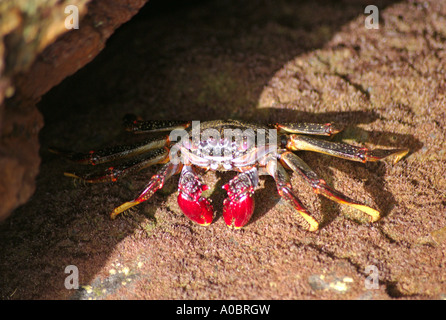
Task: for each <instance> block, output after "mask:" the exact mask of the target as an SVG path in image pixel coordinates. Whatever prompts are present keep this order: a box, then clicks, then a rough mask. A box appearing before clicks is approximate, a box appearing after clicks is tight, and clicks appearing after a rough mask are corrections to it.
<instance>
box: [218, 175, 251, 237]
mask: <svg viewBox="0 0 446 320" xmlns="http://www.w3.org/2000/svg"><path fill="white" fill-rule="evenodd" d="M238 178H239V176H238V177H236V178H235V179H233V180H231V181H230V182H229V183H228V184H225V185H224V186H223V189H225V190H226V191H227V192H228V196H229V197H228V198H226V199H225V200H224V202H223V219H224V220H225V223H226V225H227V226H228V227H230V228H235V229H239V228H241V227H243V226H244V225H245V224H247V223H248V221H249V219H251V216H252V214H253V212H254V197H253V194H254V188H253V186H252V185H251V184H250V183H248V184H246V181H245V180H243V179H238Z"/></svg>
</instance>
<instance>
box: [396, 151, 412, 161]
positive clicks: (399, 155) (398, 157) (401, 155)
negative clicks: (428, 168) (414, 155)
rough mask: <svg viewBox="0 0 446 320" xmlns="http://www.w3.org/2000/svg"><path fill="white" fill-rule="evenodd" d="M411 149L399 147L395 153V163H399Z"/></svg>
mask: <svg viewBox="0 0 446 320" xmlns="http://www.w3.org/2000/svg"><path fill="white" fill-rule="evenodd" d="M409 151H410V150H409V149H399V150H396V152H395V153H394V155H395V159H394V160H393V164H396V163H398V162H399V161H400V160H401V159H403V158H404V157H405V156H406V155H407V154H408V153H409Z"/></svg>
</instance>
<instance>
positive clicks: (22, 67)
mask: <svg viewBox="0 0 446 320" xmlns="http://www.w3.org/2000/svg"><path fill="white" fill-rule="evenodd" d="M145 2H146V1H145V0H140V1H125V0H121V1H113V2H109V1H100V0H97V1H91V2H89V1H87V0H77V1H70V3H66V2H64V1H55V0H54V1H40V2H37V3H36V5H35V6H34V7H33V6H29V5H27V1H5V2H2V3H1V4H0V134H1V136H0V138H1V140H0V164H1V165H0V176H1V177H2V179H1V180H0V203H1V206H0V221H2V220H4V219H5V218H6V217H7V216H8V215H9V214H10V212H11V211H12V210H13V209H14V208H16V207H17V206H19V205H20V204H23V203H24V202H26V201H27V199H29V197H30V196H31V195H32V193H33V192H34V179H35V177H36V175H37V173H38V168H39V164H40V158H39V154H38V151H39V143H38V133H39V131H40V129H41V128H42V127H43V118H42V116H41V114H40V113H39V111H38V110H37V109H36V107H35V105H36V103H37V102H38V101H39V99H40V97H41V96H42V95H43V94H44V93H46V92H47V91H48V90H49V89H51V88H52V87H53V86H55V85H56V84H58V83H60V82H61V81H62V80H63V79H64V78H66V77H67V76H69V75H71V74H73V73H75V72H76V71H77V70H79V69H80V68H82V67H83V66H84V65H86V64H87V63H89V62H90V61H91V60H92V59H93V58H94V57H95V56H96V55H97V54H98V53H99V52H100V51H101V50H102V49H103V48H104V46H105V42H106V40H107V38H108V37H109V36H110V35H111V34H112V33H113V31H114V30H116V29H117V28H118V27H119V26H120V25H121V24H122V23H124V22H126V21H127V20H129V19H130V18H131V17H132V16H133V15H135V14H136V13H137V12H138V10H139V9H140V8H141V6H142V5H143V4H144V3H145ZM68 4H70V5H76V6H77V7H78V9H79V18H80V22H79V29H73V30H71V31H68V29H66V27H65V19H66V18H67V16H68V14H66V13H65V7H66V6H67V5H68ZM6 98H10V99H8V100H6V101H5V99H6Z"/></svg>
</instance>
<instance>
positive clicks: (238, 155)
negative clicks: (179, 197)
mask: <svg viewBox="0 0 446 320" xmlns="http://www.w3.org/2000/svg"><path fill="white" fill-rule="evenodd" d="M187 132H188V136H187V137H186V138H183V139H182V141H181V142H180V143H179V144H180V151H181V156H182V161H183V163H185V164H187V163H189V164H193V165H195V166H198V167H201V168H205V169H211V170H218V171H227V170H239V169H240V168H244V167H249V166H253V165H256V164H257V163H260V162H264V160H265V159H266V158H267V157H271V156H276V154H277V130H276V129H272V128H270V127H268V126H263V125H258V124H250V123H246V122H242V121H237V120H227V121H221V120H215V121H206V122H201V123H198V122H197V123H196V124H195V125H194V123H192V126H191V127H189V128H188V130H187Z"/></svg>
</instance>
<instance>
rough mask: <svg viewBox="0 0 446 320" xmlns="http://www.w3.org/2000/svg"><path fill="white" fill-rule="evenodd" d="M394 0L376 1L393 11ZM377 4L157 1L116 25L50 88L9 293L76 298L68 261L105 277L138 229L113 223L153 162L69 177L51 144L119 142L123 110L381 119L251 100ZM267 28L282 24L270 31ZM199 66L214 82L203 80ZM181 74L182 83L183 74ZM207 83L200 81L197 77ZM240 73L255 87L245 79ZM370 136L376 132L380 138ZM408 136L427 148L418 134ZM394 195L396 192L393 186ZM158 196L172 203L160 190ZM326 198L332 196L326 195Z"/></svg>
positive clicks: (12, 225) (6, 254) (0, 254)
mask: <svg viewBox="0 0 446 320" xmlns="http://www.w3.org/2000/svg"><path fill="white" fill-rule="evenodd" d="M394 2H396V1H381V2H379V3H375V4H376V5H378V6H379V8H380V10H383V9H385V7H387V6H388V5H390V4H392V3H394ZM186 3H187V4H186ZM367 4H369V3H368V2H367V1H359V2H357V3H356V2H355V3H353V2H350V1H346V2H338V1H329V2H327V1H316V2H314V1H302V2H296V1H247V2H239V1H193V3H192V4H191V2H185V1H155V0H152V1H150V2H149V3H148V5H147V6H146V7H145V8H143V9H142V10H141V12H140V14H139V15H137V16H136V17H135V18H134V19H132V20H131V21H130V22H128V23H127V24H125V25H124V26H122V27H121V28H120V29H119V30H117V32H116V33H115V34H114V35H113V36H112V37H111V38H110V39H109V41H108V42H107V47H106V49H105V50H104V51H103V52H101V54H99V55H98V56H97V58H96V59H95V60H94V61H93V62H91V63H90V64H88V65H87V66H86V67H85V68H83V69H81V70H80V71H78V72H77V73H76V74H75V75H73V76H71V77H69V78H67V79H66V80H65V81H64V82H62V83H61V84H60V85H59V86H57V87H56V88H54V89H53V90H51V91H50V92H49V93H48V94H47V95H45V96H44V97H43V99H42V101H41V103H40V104H39V108H40V110H41V112H42V114H43V115H44V117H45V127H44V128H43V129H42V131H41V133H40V140H41V148H42V151H41V157H42V164H41V170H40V174H39V176H38V178H37V191H36V193H35V194H34V196H33V197H32V198H31V199H30V201H29V202H28V203H27V204H25V205H24V206H22V207H20V208H19V209H18V210H16V212H15V214H14V215H13V216H11V217H10V218H9V219H8V220H7V221H5V222H4V223H3V224H2V225H1V226H0V240H1V242H2V247H1V249H0V261H1V265H0V298H3V299H39V298H40V299H42V298H43V299H50V298H51V299H60V298H68V297H73V296H75V294H74V293H73V292H72V291H70V290H67V289H65V288H64V279H65V277H66V276H67V274H65V273H64V269H65V267H66V266H67V265H76V266H77V267H78V268H79V270H82V274H81V279H80V281H81V283H80V284H81V285H84V284H88V283H92V282H94V277H95V275H96V274H97V273H98V271H99V270H101V268H102V267H103V265H104V264H105V263H106V261H107V259H108V256H109V255H110V254H111V252H112V251H113V249H114V247H115V246H116V244H118V243H119V242H120V241H121V240H122V239H123V238H125V237H126V236H128V235H131V234H133V232H134V229H135V225H134V224H133V223H132V221H131V220H129V219H125V218H123V219H116V220H114V221H110V220H109V217H108V214H107V213H108V212H109V210H110V209H112V208H113V207H114V206H116V205H117V204H120V203H121V202H122V201H127V200H129V198H132V195H135V194H137V192H138V189H139V188H141V187H143V186H144V180H145V179H146V178H147V176H150V174H151V173H153V172H155V171H154V169H148V170H147V171H145V173H144V175H143V176H141V175H138V176H137V177H135V182H134V183H133V182H130V183H129V185H128V187H126V188H122V187H123V185H124V186H125V185H126V184H105V185H88V186H85V187H83V186H74V184H73V181H72V180H70V179H66V178H64V177H63V176H62V173H63V172H64V171H68V170H69V168H72V167H71V165H70V164H68V163H66V162H65V161H63V160H61V159H60V158H58V157H56V156H55V155H53V154H50V153H49V152H48V151H47V148H48V147H49V146H61V147H66V148H67V149H71V150H77V151H86V150H91V149H95V148H98V147H101V146H106V145H107V144H110V141H113V142H115V143H116V142H117V140H118V139H117V137H118V136H119V135H121V118H122V116H123V115H125V114H126V113H135V114H140V115H141V116H143V117H144V118H147V119H197V118H200V119H201V120H209V119H215V118H229V117H232V116H233V115H236V116H239V117H241V118H243V117H245V116H246V117H248V116H254V118H255V119H251V120H254V121H258V120H260V121H265V122H279V121H283V119H286V121H287V122H290V121H312V122H330V121H335V122H339V123H341V124H346V125H356V124H359V123H370V122H373V121H374V120H376V115H374V114H373V113H370V112H340V113H325V114H311V113H304V112H298V111H290V110H276V109H273V108H271V109H268V110H255V111H254V110H253V109H254V106H255V100H256V98H254V99H247V98H244V97H245V96H248V95H249V96H251V97H259V95H260V93H261V90H262V87H263V86H264V85H266V84H267V83H268V81H269V80H270V78H272V77H273V76H274V74H275V72H277V70H279V69H280V68H282V67H283V65H284V64H285V63H287V62H288V61H290V60H291V59H293V58H295V57H296V56H298V55H300V54H303V53H305V52H310V51H312V50H315V49H318V48H321V47H322V46H323V45H324V44H325V43H326V42H327V41H328V40H330V39H331V38H332V36H333V35H334V34H335V33H336V32H337V31H338V30H339V29H340V28H341V27H342V26H343V25H345V24H347V23H348V22H349V21H351V20H352V19H355V18H357V17H358V16H360V15H363V14H364V8H365V6H366V5H367ZM172 8H175V10H172ZM321 26H323V28H322V29H321ZM268 30H269V31H271V32H270V33H264V32H265V31H268ZM290 37H291V38H290ZM185 52H186V54H184V53H185ZM179 57H180V58H181V59H182V60H178V59H179ZM216 57H219V58H216ZM73 63H76V62H75V61H73ZM221 63H229V64H230V65H231V67H232V68H233V69H234V70H239V69H240V65H244V66H248V67H249V68H251V67H252V68H251V70H252V72H255V75H256V76H255V78H256V81H255V82H252V83H250V80H251V79H250V78H249V76H248V77H247V80H246V79H245V80H246V81H245V80H243V79H241V80H240V81H239V82H231V76H232V74H231V73H229V74H228V76H226V77H224V76H222V77H220V76H219V75H218V74H216V71H215V70H216V65H220V64H221ZM195 70H197V72H195ZM251 70H248V71H246V72H247V73H248V74H249V72H251ZM185 73H186V74H185ZM197 73H198V74H201V76H202V78H203V79H208V80H209V81H208V82H203V83H202V82H200V81H201V78H200V79H197ZM178 78H179V79H181V80H182V81H181V82H178V81H174V80H175V79H178ZM198 82H199V85H200V87H199V88H198V89H197V88H196V87H194V86H196V85H197V83H198ZM245 82H247V83H245ZM240 83H242V84H243V85H244V86H242V87H240V86H239V85H240ZM228 84H229V89H230V90H233V91H232V92H234V95H233V96H232V98H234V99H246V103H247V107H246V110H245V109H242V110H234V111H233V114H229V115H228V114H227V111H228V110H227V109H225V108H222V107H220V106H221V105H225V104H230V103H231V101H229V102H228V101H221V99H222V97H224V95H222V94H221V92H219V89H220V90H223V91H224V90H226V88H228V86H227V85H228ZM189 88H191V89H192V90H189ZM197 95H198V98H197ZM197 101H198V102H197ZM243 101H245V100H243ZM245 111H246V112H245ZM250 112H253V113H254V114H252V113H250ZM371 136H372V140H371V142H373V138H374V137H378V138H379V136H375V135H371ZM401 138H404V139H406V140H408V142H409V144H410V145H412V146H416V147H419V146H420V144H419V142H417V141H415V140H414V139H413V138H410V137H401ZM310 164H312V163H310ZM377 169H378V172H377V175H378V176H382V175H383V173H384V172H383V167H381V166H378V168H377ZM130 179H132V177H130ZM224 179H230V176H229V175H227V176H225V177H224ZM224 181H225V180H223V181H221V182H220V184H223V183H224ZM376 184H377V188H378V189H382V188H383V187H384V186H383V184H384V181H383V180H382V179H378V180H376ZM217 187H221V186H217ZM374 188H375V185H374V186H373V188H372V186H370V190H368V191H370V192H371V193H372V194H374V193H373V192H374V191H373V190H374ZM372 189H373V190H372ZM272 190H274V191H272ZM271 192H275V193H276V188H275V186H274V182H273V180H272V179H268V180H267V181H266V182H265V188H264V189H262V190H259V192H258V195H257V196H259V197H262V198H264V197H265V198H268V197H269V198H268V200H267V201H266V202H265V203H266V206H265V207H263V208H258V211H257V212H256V213H255V214H254V217H253V222H255V221H257V220H258V219H261V217H262V216H263V215H264V214H265V213H266V212H268V210H269V209H270V208H271V207H273V206H274V205H275V204H276V201H277V200H278V199H279V198H276V197H275V196H272V197H271V196H270V194H271ZM224 197H225V195H224V193H218V194H217V195H216V198H217V199H218V200H219V202H221V201H220V200H222V199H224ZM375 197H377V195H376V194H375ZM387 200H390V201H389V202H391V200H392V197H391V194H390V193H388V194H387V195H386V201H387ZM150 201H153V203H155V204H156V205H163V201H162V200H161V201H159V199H158V198H156V199H151V200H150ZM324 201H325V200H324ZM219 206H221V204H219ZM322 206H323V207H325V206H329V205H328V203H325V202H324V203H323V205H322ZM96 208H97V209H96ZM220 208H221V207H220ZM384 209H385V208H384ZM330 217H331V216H330ZM219 218H220V217H217V219H219ZM217 221H218V220H217ZM253 222H251V223H253ZM211 227H212V226H211Z"/></svg>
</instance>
